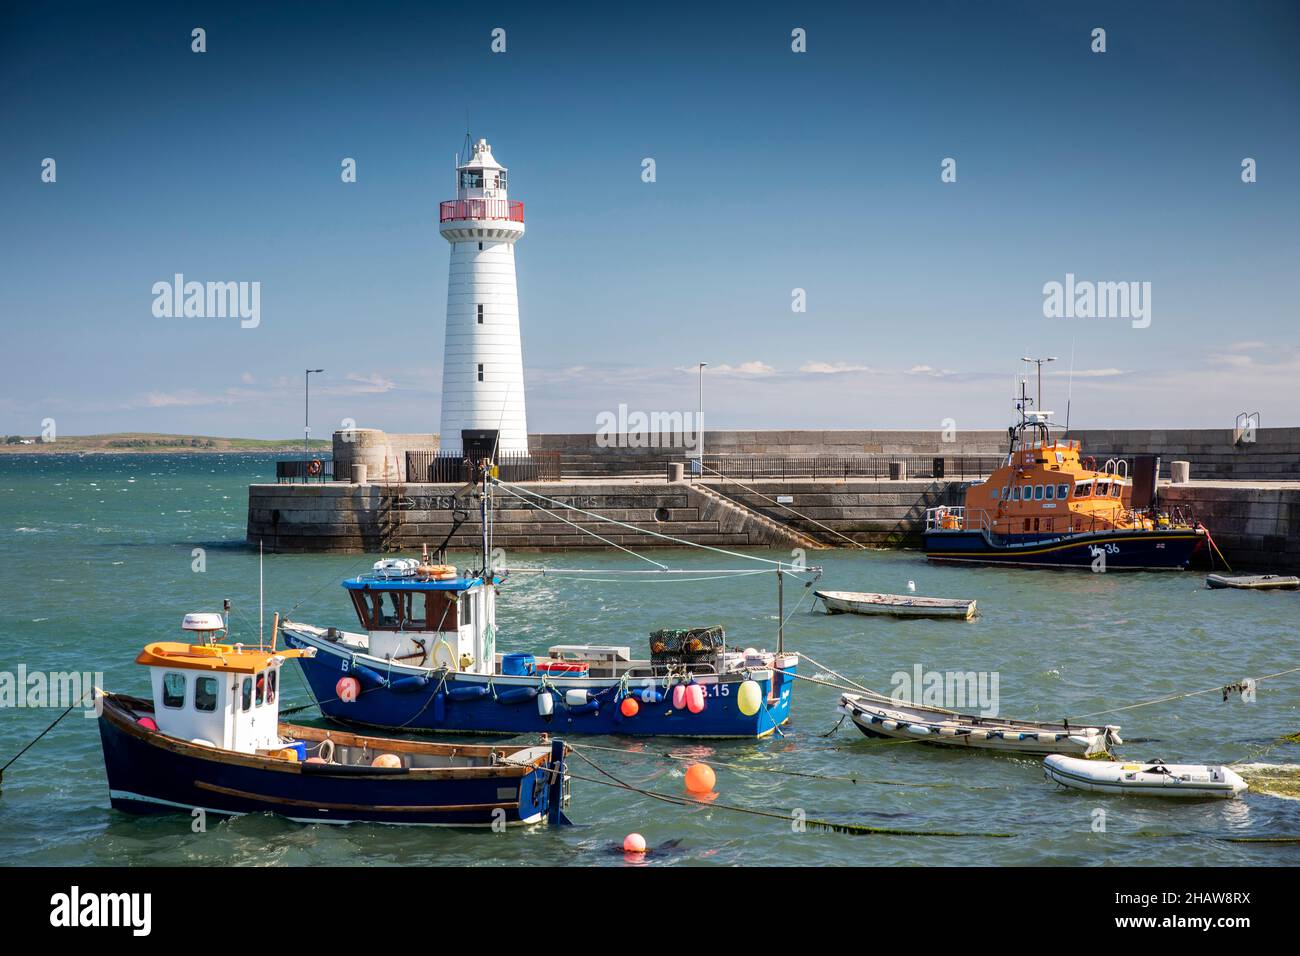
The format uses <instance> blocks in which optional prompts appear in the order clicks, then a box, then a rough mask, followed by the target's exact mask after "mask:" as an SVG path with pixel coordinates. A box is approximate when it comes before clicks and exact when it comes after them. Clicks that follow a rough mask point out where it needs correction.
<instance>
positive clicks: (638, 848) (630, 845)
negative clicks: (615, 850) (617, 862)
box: [623, 833, 645, 853]
mask: <svg viewBox="0 0 1300 956" xmlns="http://www.w3.org/2000/svg"><path fill="white" fill-rule="evenodd" d="M623 852H624V853H644V852H645V837H643V836H642V835H641V834H639V833H629V834H628V835H627V836H625V837H623Z"/></svg>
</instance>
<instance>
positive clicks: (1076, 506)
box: [925, 412, 1208, 571]
mask: <svg viewBox="0 0 1300 956" xmlns="http://www.w3.org/2000/svg"><path fill="white" fill-rule="evenodd" d="M1048 414H1050V413H1047V412H1044V413H1041V414H1040V413H1031V414H1030V415H1029V416H1027V417H1026V418H1025V419H1024V420H1022V422H1021V424H1020V425H1018V426H1013V427H1012V428H1011V429H1009V433H1010V438H1011V447H1010V451H1009V452H1008V454H1007V457H1006V460H1005V462H1004V463H1003V465H1002V466H1001V467H999V468H997V469H996V470H995V471H994V472H993V473H992V474H991V475H990V476H989V478H988V480H987V481H984V482H980V483H977V484H974V485H971V486H970V487H969V488H968V489H967V490H966V497H965V501H964V503H963V504H962V505H960V506H955V507H952V506H949V507H938V508H931V509H929V510H928V511H927V512H926V526H925V551H926V556H927V557H928V558H929V559H930V560H931V561H937V562H975V563H984V564H1010V565H1025V566H1044V567H1081V568H1091V569H1092V570H1097V571H1105V570H1119V569H1129V570H1176V569H1181V568H1186V567H1187V566H1188V565H1189V564H1190V563H1191V560H1192V558H1193V556H1194V555H1196V554H1197V553H1198V552H1200V551H1201V550H1202V549H1203V548H1204V547H1205V545H1206V541H1207V538H1208V535H1207V533H1206V531H1205V529H1204V528H1203V527H1201V526H1200V525H1199V524H1196V523H1194V522H1192V521H1190V520H1188V519H1186V518H1184V517H1183V516H1181V515H1176V514H1175V515H1171V514H1168V513H1165V512H1162V511H1160V510H1159V509H1158V507H1157V505H1158V500H1157V491H1158V489H1157V482H1156V467H1157V466H1156V462H1155V460H1152V459H1147V460H1145V461H1144V462H1143V467H1142V468H1141V469H1139V471H1140V472H1141V473H1140V474H1136V475H1134V476H1130V474H1129V468H1128V463H1127V461H1124V460H1117V459H1111V460H1109V461H1107V462H1105V463H1104V464H1103V465H1102V467H1101V468H1100V469H1099V468H1098V467H1097V463H1096V462H1095V461H1094V460H1093V459H1092V458H1091V457H1089V456H1084V455H1083V453H1082V449H1081V447H1080V444H1079V442H1077V441H1070V440H1064V439H1060V438H1054V437H1052V435H1051V434H1050V431H1049V428H1048V425H1047V420H1046V418H1047V415H1048Z"/></svg>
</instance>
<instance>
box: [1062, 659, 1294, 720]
mask: <svg viewBox="0 0 1300 956" xmlns="http://www.w3.org/2000/svg"><path fill="white" fill-rule="evenodd" d="M1297 671H1300V667H1292V668H1289V669H1287V670H1284V671H1278V672H1277V673H1276V674H1265V675H1264V676H1263V677H1253V678H1252V677H1248V678H1246V680H1248V681H1252V682H1254V683H1256V684H1258V683H1259V682H1260V681H1266V680H1272V679H1274V678H1275V677H1285V676H1286V675H1287V674H1294V673H1296V672H1297ZM1243 683H1244V682H1243ZM1233 687H1237V688H1239V687H1240V684H1220V685H1218V686H1217V687H1207V688H1205V690H1192V691H1188V692H1187V693H1185V694H1170V695H1169V696H1167V697H1157V698H1155V699H1154V700H1144V701H1140V702H1139V703H1136V704H1128V705H1127V706H1125V707H1112V708H1111V709H1110V710H1094V711H1093V712H1092V713H1090V714H1077V715H1075V716H1073V717H1069V718H1067V719H1068V720H1083V719H1084V718H1086V717H1100V716H1101V715H1102V714H1118V713H1120V712H1121V711H1125V710H1136V709H1137V708H1139V707H1150V706H1151V705H1153V704H1164V703H1168V702H1169V701H1171V700H1182V699H1183V698H1184V697H1198V696H1200V695H1202V694H1223V693H1227V691H1228V689H1229V688H1233Z"/></svg>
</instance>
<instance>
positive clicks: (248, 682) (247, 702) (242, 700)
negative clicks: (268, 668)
mask: <svg viewBox="0 0 1300 956" xmlns="http://www.w3.org/2000/svg"><path fill="white" fill-rule="evenodd" d="M252 706H253V678H251V677H245V678H244V679H243V680H242V681H241V682H240V685H239V709H240V710H250V709H251V708H252Z"/></svg>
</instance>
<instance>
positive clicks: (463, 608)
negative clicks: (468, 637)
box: [460, 592, 474, 627]
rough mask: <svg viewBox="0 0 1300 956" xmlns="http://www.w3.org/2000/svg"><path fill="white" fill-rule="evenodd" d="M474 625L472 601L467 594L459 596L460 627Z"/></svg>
mask: <svg viewBox="0 0 1300 956" xmlns="http://www.w3.org/2000/svg"><path fill="white" fill-rule="evenodd" d="M473 623H474V601H473V599H472V598H471V597H470V595H469V592H466V593H465V594H462V595H461V596H460V626H461V627H469V626H470V625H471V624H473Z"/></svg>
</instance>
